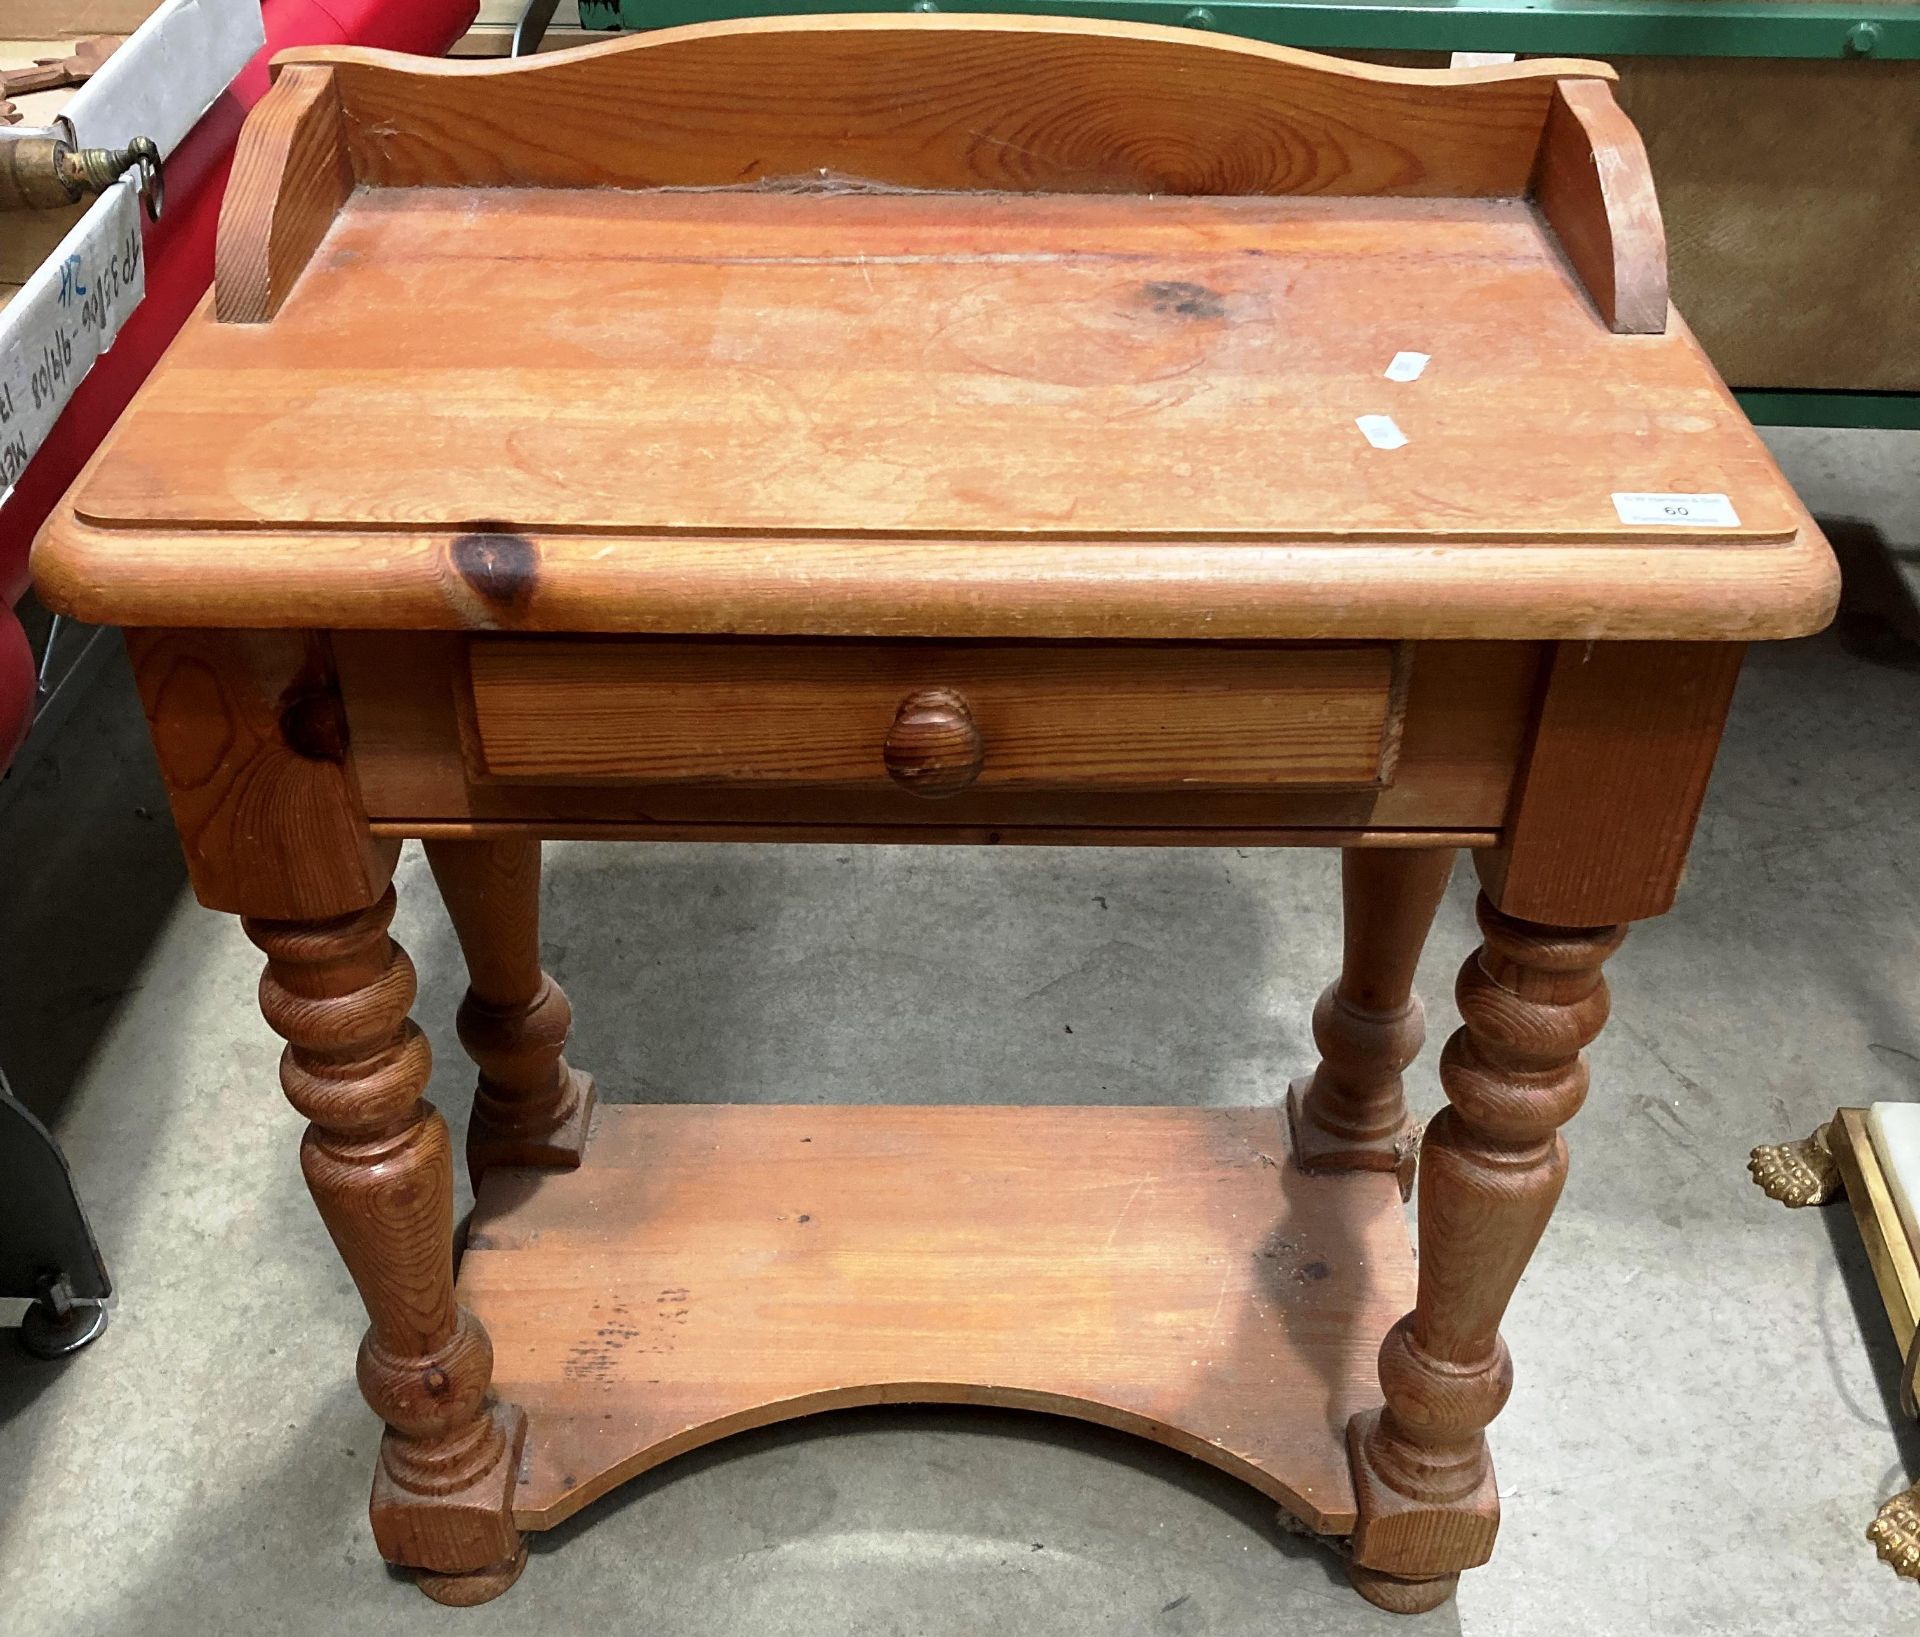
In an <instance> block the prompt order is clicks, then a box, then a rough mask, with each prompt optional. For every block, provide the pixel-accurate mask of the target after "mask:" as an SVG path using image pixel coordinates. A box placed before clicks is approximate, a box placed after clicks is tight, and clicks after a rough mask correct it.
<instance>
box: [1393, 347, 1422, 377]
mask: <svg viewBox="0 0 1920 1637" xmlns="http://www.w3.org/2000/svg"><path fill="white" fill-rule="evenodd" d="M1426 367H1427V355H1426V354H1425V353H1424V352H1396V353H1395V354H1394V355H1393V362H1392V363H1391V364H1389V365H1387V379H1388V380H1389V381H1417V380H1419V379H1420V372H1421V371H1422V370H1423V369H1425V368H1426Z"/></svg>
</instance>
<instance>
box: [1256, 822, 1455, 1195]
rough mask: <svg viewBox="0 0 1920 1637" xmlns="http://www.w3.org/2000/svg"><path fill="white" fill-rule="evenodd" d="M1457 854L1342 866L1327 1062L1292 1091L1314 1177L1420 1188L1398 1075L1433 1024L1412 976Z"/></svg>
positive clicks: (1390, 853) (1306, 1164)
mask: <svg viewBox="0 0 1920 1637" xmlns="http://www.w3.org/2000/svg"><path fill="white" fill-rule="evenodd" d="M1453 856H1454V855H1453V851H1452V849H1451V848H1407V849H1402V848H1397V847H1392V848H1388V847H1377V848H1375V847H1349V848H1348V849H1347V850H1346V851H1345V852H1344V853H1343V854H1342V855H1341V861H1340V882H1341V894H1342V897H1343V899H1344V901H1345V911H1346V915H1345V937H1344V942H1345V952H1344V955H1343V957H1342V959H1341V963H1340V977H1339V979H1338V980H1337V981H1336V982H1335V983H1333V984H1332V985H1331V986H1329V988H1328V989H1327V991H1326V993H1325V994H1323V995H1322V996H1321V997H1320V1001H1319V1004H1318V1005H1316V1006H1315V1007H1314V1009H1313V1040H1314V1044H1315V1045H1317V1046H1318V1047H1319V1048H1320V1063H1319V1066H1318V1067H1317V1068H1316V1069H1315V1070H1314V1071H1313V1074H1312V1075H1311V1076H1310V1077H1309V1078H1307V1079H1305V1080H1296V1081H1295V1082H1294V1083H1293V1085H1292V1086H1291V1087H1290V1088H1289V1089H1288V1092H1287V1108H1288V1112H1289V1114H1290V1116H1291V1119H1292V1125H1293V1155H1294V1159H1295V1161H1296V1162H1297V1163H1298V1164H1299V1165H1300V1166H1301V1167H1302V1168H1303V1169H1305V1170H1308V1171H1397V1172H1398V1173H1399V1175H1400V1192H1401V1194H1402V1195H1403V1196H1404V1195H1406V1194H1408V1193H1410V1192H1411V1191H1412V1188H1413V1169H1414V1154H1415V1151H1416V1149H1417V1147H1418V1141H1417V1139H1416V1138H1415V1136H1414V1130H1413V1122H1412V1120H1411V1119H1410V1118H1409V1117H1408V1114H1407V1102H1406V1097H1405V1095H1404V1093H1403V1091H1402V1089H1401V1081H1400V1076H1401V1073H1402V1071H1404V1070H1405V1068H1406V1067H1407V1065H1408V1064H1409V1063H1411V1062H1412V1061H1413V1060H1414V1058H1415V1057H1416V1056H1418V1055H1419V1052H1420V1046H1421V1043H1422V1042H1423V1041H1424V1040H1425V1038H1426V1017H1425V1013H1424V1012H1423V1011H1422V1009H1421V1005H1420V1001H1419V998H1418V997H1417V996H1416V995H1415V994H1414V993H1413V974H1414V969H1415V968H1416V967H1417V966H1418V965H1419V964H1420V951H1421V949H1422V948H1423V947H1424V946H1425V944H1426V941H1427V933H1428V931H1429V929H1430V928H1431V927H1432V926H1433V917H1434V913H1435V911H1437V910H1438V909H1439V907H1440V900H1441V898H1442V897H1443V896H1444V895H1445V893H1446V890H1447V877H1448V876H1449V875H1451V874H1452V873H1453Z"/></svg>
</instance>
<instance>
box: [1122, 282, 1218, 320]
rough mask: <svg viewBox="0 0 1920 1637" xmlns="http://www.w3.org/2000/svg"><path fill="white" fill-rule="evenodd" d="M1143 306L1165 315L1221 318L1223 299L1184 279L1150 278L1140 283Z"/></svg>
mask: <svg viewBox="0 0 1920 1637" xmlns="http://www.w3.org/2000/svg"><path fill="white" fill-rule="evenodd" d="M1140 290H1141V293H1142V294H1143V295H1144V296H1145V297H1146V298H1147V305H1148V306H1150V307H1151V308H1152V309H1153V310H1154V311H1155V312H1156V313H1160V314H1162V315H1164V316H1165V317H1167V318H1225V317H1226V316H1227V303H1226V298H1225V297H1224V296H1222V295H1221V294H1220V292H1219V291H1218V290H1210V289H1208V288H1207V286H1206V285H1204V284H1195V283H1193V282H1192V281H1191V280H1188V279H1150V280H1148V281H1147V282H1146V283H1145V284H1143V285H1141V286H1140Z"/></svg>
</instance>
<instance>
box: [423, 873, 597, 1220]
mask: <svg viewBox="0 0 1920 1637" xmlns="http://www.w3.org/2000/svg"><path fill="white" fill-rule="evenodd" d="M427 863H428V864H429V865H430V866H431V868H432V870H433V878H434V880H435V881H436V882H438V883H439V887H440V896H441V897H442V898H443V899H445V900H446V905H447V913H448V915H449V916H450V917H451V918H452V920H453V929H454V932H455V934H456V935H457V936H458V937H459V939H460V949H461V952H462V953H463V954H464V955H465V956H466V961H467V976H468V989H467V994H466V999H465V1000H463V1001H462V1002H461V1004H460V1017H459V1028H460V1044H461V1045H463V1046H464V1047H466V1049H467V1055H468V1056H469V1057H471V1058H472V1059H473V1060H474V1062H475V1063H476V1064H478V1065H479V1069H480V1080H479V1085H478V1087H477V1088H476V1090H475V1092H474V1100H473V1117H472V1119H471V1121H470V1122H469V1123H468V1126H467V1172H468V1175H469V1176H470V1177H471V1178H472V1180H473V1184H474V1186H475V1187H476V1188H477V1187H478V1186H479V1184H480V1178H481V1177H482V1176H483V1175H485V1173H486V1172H487V1171H488V1170H489V1169H490V1168H491V1167H493V1166H496V1165H535V1166H547V1167H551V1168H554V1169H572V1168H573V1167H575V1166H577V1165H578V1164H579V1163H580V1156H581V1154H582V1152H583V1151H584V1150H585V1148H586V1141H587V1125H588V1121H589V1120H590V1119H591V1118H592V1115H593V1080H592V1078H591V1077H590V1076H588V1075H585V1074H582V1073H580V1072H579V1071H578V1070H576V1069H573V1068H570V1067H568V1065H567V1060H566V1058H565V1057H564V1056H563V1055H562V1049H563V1048H564V1047H565V1045H566V1043H567V1031H568V1030H569V1029H570V1028H571V1027H572V1025H573V1008H572V1007H570V1006H569V1005H568V1004H567V997H566V995H565V994H563V993H562V992H561V989H560V986H559V985H558V984H557V983H555V982H554V981H553V979H552V978H551V977H549V976H548V975H547V974H546V972H544V971H543V970H542V969H541V966H540V843H539V842H538V841H530V840H519V839H514V840H506V841H429V842H428V843H427Z"/></svg>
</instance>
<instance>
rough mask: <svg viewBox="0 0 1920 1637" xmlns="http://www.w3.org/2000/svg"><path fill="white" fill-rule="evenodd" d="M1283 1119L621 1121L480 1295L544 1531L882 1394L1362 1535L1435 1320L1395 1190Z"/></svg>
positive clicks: (638, 1115) (924, 1116)
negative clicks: (1372, 1466) (1124, 1450)
mask: <svg viewBox="0 0 1920 1637" xmlns="http://www.w3.org/2000/svg"><path fill="white" fill-rule="evenodd" d="M1288 1153H1289V1139H1288V1133H1287V1120H1286V1115H1285V1112H1284V1110H1282V1109H1277V1108H1264V1109H1258V1108H1211V1109H1203V1108H1088V1107H1074V1108H978V1107H966V1108H948V1107H941V1108H927V1107H921V1108H860V1107H828V1108H820V1107H744V1106H723V1105H696V1106H681V1107H672V1106H654V1105H649V1106H625V1107H618V1106H616V1107H607V1108H602V1109H601V1110H599V1111H598V1112H597V1113H596V1115H595V1130H594V1132H593V1135H592V1138H591V1140H590V1141H589V1142H588V1144H587V1146H586V1152H585V1156H584V1159H583V1161H582V1164H581V1166H580V1169H579V1170H577V1171H572V1172H564V1173H560V1172H540V1171H529V1170H496V1171H492V1172H490V1173H489V1174H488V1176H487V1178H486V1180H485V1182H484V1183H483V1184H482V1187H481V1190H480V1196H479V1203H478V1206H477V1208H476V1210H475V1213H474V1218H473V1224H472V1230H471V1232H470V1234H469V1237H468V1241H467V1249H466V1254H465V1257H464V1259H463V1261H462V1264H461V1270H460V1299H461V1300H462V1301H463V1302H464V1303H465V1304H466V1305H468V1306H469V1307H471V1308H472V1310H473V1311H474V1313H475V1314H476V1315H477V1316H478V1317H479V1318H480V1320H481V1322H482V1323H483V1324H484V1325H485V1327H486V1329H487V1331H488V1333H489V1334H490V1335H491V1337H492V1339H493V1347H494V1377H493V1385H494V1390H495V1392H496V1393H498V1394H499V1396H500V1397H501V1398H502V1399H503V1400H505V1401H506V1402H509V1403H513V1404H518V1405H519V1406H521V1407H522V1408H523V1409H524V1410H525V1411H526V1412H527V1424H528V1433H527V1445H526V1453H525V1456H524V1457H523V1460H522V1463H521V1467H520V1480H519V1484H518V1487H517V1490H516V1493H515V1496H514V1503H513V1509H514V1521H515V1523H516V1524H517V1525H518V1526H519V1527H520V1528H522V1529H545V1528H550V1527H552V1526H553V1525H555V1524H557V1523H559V1522H561V1521H562V1520H563V1519H565V1518H567V1517H569V1516H571V1515H572V1514H573V1513H575V1512H577V1511H578V1510H579V1509H580V1508H581V1507H583V1506H585V1505H587V1504H588V1503H589V1502H591V1501H593V1500H595V1499H596V1498H598V1497H599V1496H601V1495H604V1494H606V1493H607V1492H608V1491H609V1490H611V1489H613V1488H614V1487H615V1486H616V1485H618V1484H620V1483H622V1482H624V1481H625V1480H626V1479H628V1478H631V1477H634V1476H636V1475H637V1474H639V1473H641V1472H644V1471H646V1470H648V1469H649V1468H651V1467H655V1466H658V1465H659V1464H660V1463H662V1462H663V1461H666V1460H669V1459H671V1458H672V1457H673V1456H675V1455H678V1454H682V1453H684V1452H686V1451H688V1450H691V1449H695V1448H698V1447H699V1446H700V1445H702V1444H708V1443H712V1442H714V1441H715V1440H717V1439H719V1438H723V1437H725V1436H727V1435H728V1434H730V1433H734V1432H739V1431H743V1430H745V1429H747V1428H750V1427H759V1426H765V1425H768V1424H770V1423H772V1422H777V1421H786V1420H791V1419H793V1418H795V1417H799V1416H805V1415H811V1414H814V1413H817V1412H820V1411H824V1410H834V1409H844V1408H848V1407H851V1406H855V1405H866V1404H899V1403H953V1404H991V1405H996V1406H1001V1407H1012V1408H1018V1409H1028V1410H1041V1411H1047V1412H1050V1413H1053V1414H1057V1415H1064V1416H1071V1417H1076V1418H1079V1419H1082V1420H1087V1421H1094V1422H1098V1423H1100V1424H1101V1425H1103V1426H1108V1427H1115V1428H1118V1429H1120V1430H1122V1431H1125V1432H1130V1433H1136V1434H1138V1435H1140V1436H1142V1437H1145V1438H1150V1439H1153V1440H1154V1441H1155V1442H1158V1443H1162V1444H1166V1445H1169V1446H1171V1447H1172V1448H1175V1449H1178V1450H1182V1451H1184V1452H1185V1453H1187V1454H1189V1455H1193V1456H1195V1457H1197V1458H1199V1459H1200V1460H1203V1461H1206V1462H1208V1463H1210V1464H1211V1465H1213V1466H1216V1467H1219V1468H1220V1469H1221V1470H1222V1471H1225V1472H1228V1473H1231V1474H1232V1475H1233V1476H1235V1477H1237V1478H1240V1479H1243V1480H1244V1481H1246V1482H1247V1483H1249V1484H1251V1485H1252V1486H1253V1487H1254V1488H1256V1489H1258V1490H1260V1491H1261V1492H1262V1493H1263V1494H1266V1495H1268V1496H1270V1497H1272V1498H1273V1499H1274V1500H1275V1501H1276V1502H1278V1503H1279V1504H1280V1505H1281V1506H1283V1507H1284V1508H1286V1510H1287V1511H1288V1512H1290V1513H1292V1514H1293V1515H1294V1516H1295V1517H1296V1518H1298V1519H1299V1520H1300V1521H1301V1522H1302V1523H1304V1524H1305V1525H1306V1526H1307V1527H1308V1528H1310V1529H1313V1530H1315V1531H1317V1532H1320V1533H1323V1534H1333V1535H1342V1534H1346V1533H1348V1532H1349V1531H1351V1529H1352V1528H1353V1525H1354V1493H1353V1482H1352V1478H1351V1476H1350V1474H1349V1469H1348V1463H1347V1455H1346V1426H1347V1421H1348V1419H1349V1417H1351V1416H1352V1415H1353V1414H1354V1413H1355V1412H1356V1411H1359V1410H1362V1409H1366V1408H1369V1407H1371V1406H1372V1405H1373V1404H1374V1403H1377V1402H1378V1397H1379V1386H1378V1381H1377V1378H1376V1376H1375V1362H1374V1361H1375V1355H1376V1354H1377V1353H1378V1351H1379V1347H1380V1341H1381V1338H1382V1337H1383V1336H1384V1335H1385V1334H1386V1331H1387V1330H1388V1328H1389V1327H1390V1326H1391V1325H1392V1324H1393V1323H1394V1321H1395V1320H1396V1319H1398V1318H1399V1317H1400V1315H1401V1314H1402V1313H1404V1312H1405V1311H1406V1310H1407V1308H1408V1307H1409V1306H1411V1305H1412V1302H1413V1266H1412V1257H1411V1254H1410V1251H1409V1247H1408V1242H1407V1230H1406V1225H1405V1218H1404V1215H1403V1212H1402V1208H1401V1203H1400V1192H1399V1187H1398V1184H1397V1182H1396V1180H1395V1178H1394V1176H1393V1175H1392V1173H1390V1172H1383V1171H1351V1172H1344V1173H1338V1174H1334V1175H1326V1176H1309V1175H1307V1174H1305V1173H1303V1172H1302V1171H1300V1170H1299V1169H1298V1168H1297V1167H1294V1166H1290V1165H1289V1164H1288V1163H1287V1161H1288Z"/></svg>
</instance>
